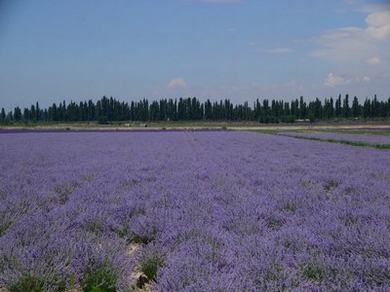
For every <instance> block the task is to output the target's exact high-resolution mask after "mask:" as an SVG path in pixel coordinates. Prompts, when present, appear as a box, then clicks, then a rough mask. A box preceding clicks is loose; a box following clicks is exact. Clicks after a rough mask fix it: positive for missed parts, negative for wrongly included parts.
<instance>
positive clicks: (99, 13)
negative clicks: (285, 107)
mask: <svg viewBox="0 0 390 292" xmlns="http://www.w3.org/2000/svg"><path fill="white" fill-rule="evenodd" d="M347 92H348V93H350V94H351V95H357V96H359V97H360V98H362V99H364V98H365V97H366V96H372V95H374V94H378V95H379V97H381V98H388V97H389V96H390V2H389V1H366V0H328V1H322V0H321V1H320V0H294V1H287V0H285V1H282V0H275V1H260V0H117V1H103V0H66V1H65V0H64V1H59V0H0V106H4V107H6V108H12V107H14V106H16V105H21V106H25V105H28V104H30V103H32V102H35V101H36V100H38V101H39V102H40V103H41V104H43V105H47V104H49V103H52V102H58V101H60V100H63V99H66V100H70V99H73V100H76V101H78V100H81V99H89V98H95V99H96V98H100V97H101V96H103V95H107V96H113V97H117V98H120V99H124V100H132V99H139V98H142V97H149V98H159V97H180V96H198V97H200V98H202V99H204V98H211V99H216V98H225V97H226V98H231V99H232V100H233V101H234V102H242V101H246V100H247V101H252V100H254V99H255V98H262V97H270V98H273V97H278V98H285V99H288V100H290V99H292V98H296V97H298V96H300V95H304V96H306V97H310V98H314V97H320V98H323V97H328V96H336V95H338V94H339V93H342V94H345V93H347Z"/></svg>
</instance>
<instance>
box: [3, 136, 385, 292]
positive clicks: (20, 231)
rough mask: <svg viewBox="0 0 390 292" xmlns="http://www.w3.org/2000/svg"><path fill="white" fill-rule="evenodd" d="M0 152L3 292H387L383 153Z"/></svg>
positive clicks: (104, 145) (100, 139)
mask: <svg viewBox="0 0 390 292" xmlns="http://www.w3.org/2000/svg"><path fill="white" fill-rule="evenodd" d="M0 149H1V151H0V201H1V204H0V289H1V288H3V289H7V290H9V291H11V292H12V291H69V290H71V291H131V290H132V289H138V290H145V291H147V290H153V291H172V290H173V291H178V290H186V291H209V290H212V291H215V290H221V291H224V290H233V291H264V290H269V291H275V290H294V289H296V290H370V289H372V290H378V291H379V290H387V289H390V245H389V238H390V224H389V222H390V188H389V185H390V155H389V154H390V152H389V151H388V150H379V149H371V148H365V147H352V146H349V145H342V144H337V143H325V142H321V141H310V140H303V139H295V138H292V137H286V136H280V135H269V134H263V133H255V132H233V131H199V132H194V131H165V132H163V131H161V132H150V133H146V132H93V133H88V132H85V133H77V132H68V133H66V132H63V133H54V132H53V133H39V132H37V133H9V134H7V133H3V134H0ZM26 287H27V288H26ZM23 289H24V290H23ZM96 289H101V290H96ZM7 290H6V291H7Z"/></svg>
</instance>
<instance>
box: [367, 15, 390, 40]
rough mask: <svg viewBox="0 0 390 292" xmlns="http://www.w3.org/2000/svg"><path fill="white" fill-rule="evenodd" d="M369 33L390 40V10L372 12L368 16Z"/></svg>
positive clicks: (377, 37) (374, 36)
mask: <svg viewBox="0 0 390 292" xmlns="http://www.w3.org/2000/svg"><path fill="white" fill-rule="evenodd" d="M366 22H367V25H368V27H367V29H366V31H367V33H368V34H369V35H370V36H372V37H373V38H376V39H378V40H390V10H389V11H379V12H374V13H371V14H369V15H368V16H367V18H366Z"/></svg>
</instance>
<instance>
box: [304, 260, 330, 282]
mask: <svg viewBox="0 0 390 292" xmlns="http://www.w3.org/2000/svg"><path fill="white" fill-rule="evenodd" d="M302 274H303V276H304V277H305V278H306V279H308V280H311V281H316V282H321V281H322V280H323V279H324V278H325V269H324V268H323V267H322V266H321V265H319V264H314V263H310V264H307V265H305V266H304V267H303V270H302Z"/></svg>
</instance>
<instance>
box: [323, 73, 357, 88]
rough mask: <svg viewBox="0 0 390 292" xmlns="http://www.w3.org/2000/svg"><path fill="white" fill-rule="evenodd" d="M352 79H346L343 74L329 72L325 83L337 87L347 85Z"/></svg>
mask: <svg viewBox="0 0 390 292" xmlns="http://www.w3.org/2000/svg"><path fill="white" fill-rule="evenodd" d="M350 82H351V80H349V79H346V78H344V77H342V76H339V75H336V74H334V73H329V74H328V76H327V77H326V78H325V80H324V85H325V86H329V87H336V86H340V85H346V84H348V83H350Z"/></svg>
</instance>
